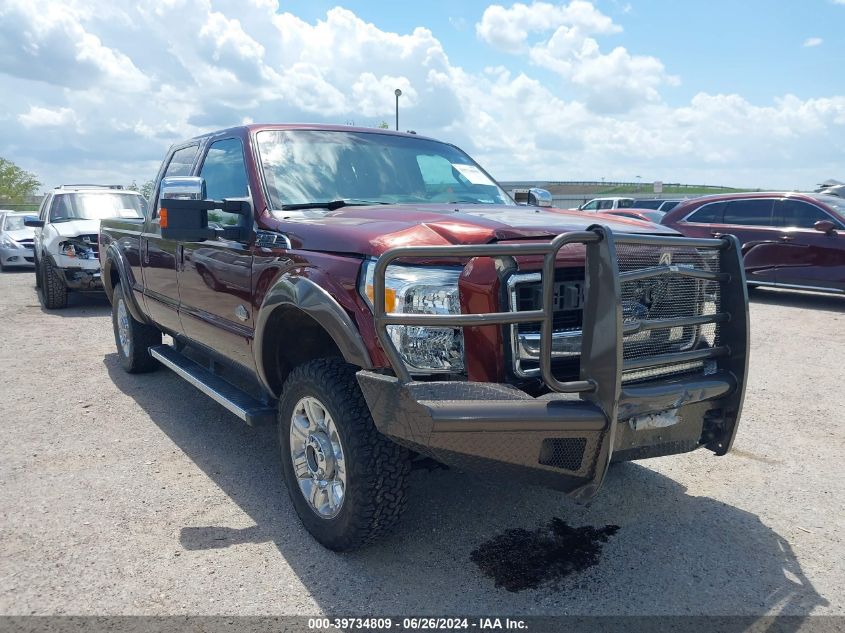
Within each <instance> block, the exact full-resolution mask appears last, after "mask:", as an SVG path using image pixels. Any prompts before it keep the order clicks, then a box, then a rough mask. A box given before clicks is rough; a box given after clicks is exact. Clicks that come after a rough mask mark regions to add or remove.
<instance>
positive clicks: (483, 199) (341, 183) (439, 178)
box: [256, 130, 515, 209]
mask: <svg viewBox="0 0 845 633" xmlns="http://www.w3.org/2000/svg"><path fill="white" fill-rule="evenodd" d="M256 140H257V142H258V153H259V156H260V159H261V166H262V169H263V171H264V178H265V180H266V182H267V189H268V193H269V195H270V202H271V204H272V206H273V208H274V209H282V208H283V207H286V206H287V207H290V206H291V205H308V204H309V203H315V202H316V203H328V202H334V201H342V200H345V201H349V202H352V203H359V204H367V203H370V204H414V203H427V202H443V203H459V202H460V203H470V204H507V205H513V204H515V203H514V202H513V201H512V200H511V199H510V198H509V197H508V196H507V194H506V193H505V192H504V191H502V189H500V188H499V186H498V185H497V184H496V183H495V182H493V180H492V179H491V178H490V177H489V176H488V175H487V174H486V173H485V172H484V171H482V170H481V168H480V167H479V166H478V165H477V164H476V163H475V162H473V160H472V159H471V158H470V157H469V156H467V155H466V154H464V153H463V152H462V151H460V150H459V149H457V148H455V147H452V146H451V145H446V144H445V143H439V142H437V141H431V140H428V139H422V138H413V137H407V136H394V135H391V134H379V133H368V132H345V131H323V130H267V131H262V132H259V133H258V134H257V135H256ZM335 206H336V205H335Z"/></svg>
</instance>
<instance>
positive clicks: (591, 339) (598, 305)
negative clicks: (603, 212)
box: [373, 225, 749, 485]
mask: <svg viewBox="0 0 845 633" xmlns="http://www.w3.org/2000/svg"><path fill="white" fill-rule="evenodd" d="M570 244H584V245H585V247H586V267H585V273H586V274H585V277H586V297H585V304H584V317H583V330H582V342H581V369H580V375H579V380H574V381H567V382H561V381H559V380H558V379H557V378H556V377H555V376H554V374H553V373H552V356H551V349H552V334H553V314H554V309H553V303H554V272H555V264H556V259H557V255H558V253H559V251H560V249H561V248H563V247H564V246H567V245H570ZM617 244H630V245H640V246H653V247H682V248H694V249H707V250H710V251H715V252H718V257H719V271H720V272H712V271H708V270H699V269H696V268H690V267H687V266H676V265H672V264H667V265H660V266H652V267H649V268H644V269H641V270H637V271H632V272H623V273H620V271H619V265H618V260H617V254H616V245H617ZM523 255H533V256H538V255H540V256H542V257H543V266H542V279H541V283H542V309H540V310H525V311H518V312H491V313H482V314H460V315H451V314H447V315H441V314H401V313H388V312H386V310H385V295H386V291H385V274H386V272H387V268H388V266H389V265H390V264H391V263H392V262H394V261H396V260H398V259H402V260H407V259H415V258H426V259H438V258H473V257H517V256H523ZM659 275H670V276H671V275H674V276H683V277H693V278H697V279H703V280H708V281H715V282H718V283H719V284H720V287H721V305H720V309H719V311H718V312H716V313H714V314H707V315H701V316H696V317H693V318H691V317H688V316H687V317H678V318H674V319H654V320H641V321H639V322H638V323H637V324H634V325H633V326H632V325H631V324H625V325H624V326H623V319H622V306H621V299H620V297H621V291H620V281H621V280H631V279H639V278H647V277H653V276H659ZM373 284H374V289H373V295H374V296H373V317H374V324H375V331H376V335H377V337H378V340H379V342H380V343H381V346H382V348H383V349H384V352H385V354H386V355H387V358H388V360H389V362H390V364H391V367H392V368H393V371H394V372H395V375H396V377H397V379H398V381H399V383H400V384H402V385H408V384H409V383H413V382H414V381H413V378H412V376H411V374H410V372H409V371H408V368H407V367H406V366H405V363H404V362H403V360H402V357H401V354H400V353H399V350H398V349H397V348H396V346H395V344H394V343H393V341H392V339H391V337H390V335H389V333H388V326H389V325H405V326H434V327H443V326H445V327H466V326H476V325H509V324H516V323H526V322H535V323H536V322H539V323H540V375H541V378H542V380H543V382H544V383H545V385H546V386H547V387H548V388H549V389H550V390H551V391H552V392H557V393H560V394H580V397H581V399H582V400H584V401H587V402H590V403H592V404H593V405H595V406H596V407H598V408H599V409H600V410H601V411H602V412H603V413H604V416H605V418H606V419H607V422H608V427H607V433H606V434H605V438H604V441H602V448H601V451H600V454H599V455H598V456H597V457H598V460H599V463H605V464H606V463H609V460H610V456H611V453H612V451H613V438H614V429H615V426H616V425H615V424H613V422H615V421H616V420H617V419H618V413H619V407H620V400H621V401H622V405H623V408H624V407H627V406H629V405H630V404H631V403H632V402H636V403H637V405H636V407H637V408H639V409H644V408H648V402H649V401H653V403H654V404H655V405H656V404H657V403H659V402H660V400H661V398H662V399H663V401H664V404H665V400H666V397H667V393H664V392H661V391H660V390H659V389H657V390H654V389H651V388H649V385H648V383H646V384H645V385H643V386H641V387H639V389H638V388H637V386H627V385H626V386H623V385H622V380H621V379H622V372H623V371H625V370H629V369H641V368H646V367H658V366H664V365H670V364H675V363H688V362H693V361H702V360H707V361H709V360H711V359H712V360H713V361H714V362H715V363H717V366H718V370H719V372H720V375H724V376H729V377H730V378H731V379H732V381H734V385H736V387H735V388H734V389H733V390H732V393H731V394H729V395H726V396H725V398H724V399H723V400H722V407H723V410H724V417H723V419H724V421H725V423H724V424H725V428H723V429H722V431H721V433H720V434H719V437H717V438H716V439H714V440H713V442H712V445H711V444H708V445H707V446H708V448H711V450H713V451H714V452H716V453H717V454H724V453H726V452H727V451H728V450H729V449H730V446H731V444H732V442H733V438H734V436H735V433H736V424H737V421H738V419H739V416H740V413H741V409H742V402H743V397H744V392H745V389H744V386H745V378H746V375H747V371H748V348H749V343H748V336H749V330H748V294H747V290H746V285H745V270H744V267H743V262H742V256H741V250H740V245H739V242H738V241H737V239H736V238H735V237H734V236H731V235H726V236H723V237H720V238H719V239H697V238H686V237H674V236H657V235H640V234H629V233H618V234H615V233H613V232H612V231H611V229H610V228H609V227H607V226H604V225H593V226H591V227H589V229H587V230H586V231H577V232H571V233H563V234H561V235H558V236H557V237H555V238H554V239H552V240H551V241H550V242H545V243H540V244H533V243H528V244H483V245H455V246H402V247H397V248H392V249H390V250H388V251H386V252H385V253H384V254H383V255H382V256H381V257H380V258H379V259H378V261H377V263H376V266H375V271H374V275H373ZM704 323H720V324H721V325H720V328H721V330H720V336H719V341H718V342H717V343H716V344H715V345H714V346H713V347H708V348H705V349H696V350H692V351H686V352H680V353H678V352H675V353H666V354H661V355H655V356H650V357H646V358H636V359H629V360H623V336H624V335H625V334H626V333H629V332H630V331H631V328H632V327H635V328H639V329H642V330H647V329H654V328H665V327H676V326H688V325H692V324H704ZM693 382H694V381H693ZM644 403H645V404H644ZM605 460H606V461H605ZM600 470H604V469H600ZM600 479H601V478H600V477H597V478H596V480H594V482H593V483H594V484H595V485H598V484H600Z"/></svg>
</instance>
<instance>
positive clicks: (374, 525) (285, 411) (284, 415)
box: [279, 358, 411, 551]
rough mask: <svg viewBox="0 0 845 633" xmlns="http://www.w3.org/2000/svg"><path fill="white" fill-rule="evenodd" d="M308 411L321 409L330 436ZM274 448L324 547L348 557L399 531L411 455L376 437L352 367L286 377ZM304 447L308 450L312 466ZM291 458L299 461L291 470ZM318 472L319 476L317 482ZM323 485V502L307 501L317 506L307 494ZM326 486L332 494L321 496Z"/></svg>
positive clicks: (328, 363)
mask: <svg viewBox="0 0 845 633" xmlns="http://www.w3.org/2000/svg"><path fill="white" fill-rule="evenodd" d="M309 406H310V407H312V408H314V407H315V406H316V408H317V410H318V411H319V410H320V409H322V414H323V415H322V417H323V419H324V421H326V420H328V421H329V422H328V424H327V427H328V432H327V433H321V427H320V426H319V424H315V423H314V422H313V421H311V420H310V417H311V416H310V415H309V414H308V413H307V410H308V407H309ZM314 417H315V418H318V419H319V417H320V414H319V413H317V414H316V415H315V416H314ZM294 418H296V420H294ZM292 426H295V427H296V428H295V429H294V433H293V434H292V433H291V427H292ZM279 442H280V444H281V449H282V470H283V475H284V479H285V483H286V484H287V488H288V493H289V494H290V497H291V501H292V502H293V505H294V508H295V509H296V512H297V514H298V515H299V518H300V519H301V520H302V523H303V524H304V525H305V528H306V529H307V530H308V531H309V532H310V533H311V536H313V537H314V538H315V539H316V540H317V541H318V542H319V543H320V544H322V545H323V546H324V547H327V548H328V549H331V550H335V551H349V550H353V549H356V548H358V547H361V546H362V545H364V544H366V543H369V542H370V541H373V540H375V539H377V538H379V537H381V536H383V535H385V534H387V533H388V532H390V531H391V530H392V529H393V528H394V527H395V526H396V524H397V523H398V521H399V518H400V517H401V515H402V512H403V511H404V509H405V502H406V489H407V480H408V474H409V473H410V470H411V460H410V453H409V451H408V450H407V449H406V448H403V447H401V446H399V445H398V444H395V443H394V442H392V441H391V440H389V439H388V438H387V437H385V436H384V435H382V434H381V433H379V432H378V430H376V427H375V424H374V423H373V418H372V416H371V415H370V411H369V409H368V408H367V403H366V402H365V401H364V396H363V394H362V393H361V389H360V387H359V386H358V381H357V380H356V378H355V368H354V367H353V366H352V365H349V364H347V363H345V362H344V361H343V360H342V359H340V358H324V359H319V360H314V361H310V362H308V363H305V364H303V365H300V366H299V367H297V368H295V369H294V370H293V371H292V372H291V373H290V375H289V376H288V379H287V380H286V381H285V385H284V390H283V392H282V398H281V400H280V401H279ZM292 444H293V445H294V450H293V451H292V450H291V445H292ZM303 445H305V446H311V448H310V450H311V453H310V458H309V457H308V452H307V451H308V448H306V449H305V450H304V451H303V450H301V447H302V446H303ZM321 446H322V447H326V448H327V450H326V451H322V450H321V448H320V447H321ZM298 447H299V449H298ZM315 448H316V451H315ZM294 453H296V454H297V455H301V457H300V458H299V459H297V460H296V463H297V465H296V466H295V465H294V460H295V457H294ZM309 464H310V465H309ZM339 464H342V466H341V467H340V468H339V467H338V465H339ZM317 468H319V469H322V470H318V471H317V473H318V474H317V475H316V476H315V474H314V473H315V470H314V469H317ZM309 469H310V470H309ZM297 471H298V472H299V474H297ZM319 473H322V475H321V474H319ZM339 473H342V477H340V476H339ZM341 479H342V482H341V481H340V480H341ZM312 482H313V485H312ZM321 483H322V484H326V483H328V485H327V486H325V487H323V488H322V490H323V492H322V495H321V492H320V491H319V490H318V491H317V492H316V493H314V494H313V496H311V499H314V500H316V503H315V501H312V500H309V498H308V495H307V492H306V491H308V490H311V491H314V490H316V489H317V488H320V484H321ZM329 486H331V488H330V490H331V492H327V491H326V490H327V489H329ZM335 491H337V492H335ZM338 498H339V499H340V500H338ZM332 500H333V502H334V503H332Z"/></svg>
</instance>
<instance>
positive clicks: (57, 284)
mask: <svg viewBox="0 0 845 633" xmlns="http://www.w3.org/2000/svg"><path fill="white" fill-rule="evenodd" d="M39 264H40V265H39V270H40V272H41V285H40V288H41V292H39V293H38V298H39V299H40V300H41V305H42V306H43V307H45V308H46V309H48V310H60V309H62V308H65V307H67V286H66V285H65V283H64V281H62V278H61V277H60V276H59V273H57V272H56V269H55V268H54V267H53V264H51V263H50V260H49V259H47V258H46V257H44V258H42V259H41V260H40V262H39Z"/></svg>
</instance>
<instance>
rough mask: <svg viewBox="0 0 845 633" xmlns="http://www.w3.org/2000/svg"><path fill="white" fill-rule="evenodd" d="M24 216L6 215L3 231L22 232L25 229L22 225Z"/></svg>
mask: <svg viewBox="0 0 845 633" xmlns="http://www.w3.org/2000/svg"><path fill="white" fill-rule="evenodd" d="M23 219H24V216H22V215H7V216H6V221H5V222H4V223H3V230H4V231H22V230H24V229H25V228H26V225H25V224H24V223H23Z"/></svg>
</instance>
